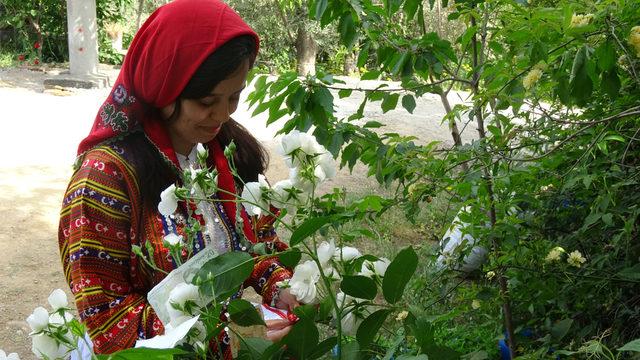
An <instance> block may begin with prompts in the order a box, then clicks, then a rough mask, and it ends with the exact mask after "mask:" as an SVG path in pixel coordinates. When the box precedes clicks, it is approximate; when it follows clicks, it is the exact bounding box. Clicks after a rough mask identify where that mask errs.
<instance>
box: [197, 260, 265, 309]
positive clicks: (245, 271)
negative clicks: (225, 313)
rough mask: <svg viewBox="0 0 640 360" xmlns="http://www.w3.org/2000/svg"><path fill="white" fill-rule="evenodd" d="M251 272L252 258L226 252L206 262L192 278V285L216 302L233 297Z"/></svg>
mask: <svg viewBox="0 0 640 360" xmlns="http://www.w3.org/2000/svg"><path fill="white" fill-rule="evenodd" d="M252 272H253V258H252V257H251V255H249V254H247V253H245V252H239V251H238V252H236V251H232V252H228V253H224V254H222V255H220V256H217V257H215V258H213V259H211V260H209V261H207V262H206V263H205V264H204V265H203V266H202V267H201V268H200V270H199V271H198V272H197V273H196V275H195V277H194V278H193V281H192V282H193V283H194V284H196V285H198V286H199V287H200V290H201V291H202V292H203V293H204V294H205V295H209V296H213V295H214V294H215V299H216V300H224V299H226V298H228V297H229V296H231V295H233V293H234V292H236V291H237V290H238V288H239V287H240V285H242V283H244V281H245V280H246V279H247V278H248V277H249V276H250V275H251V273H252Z"/></svg>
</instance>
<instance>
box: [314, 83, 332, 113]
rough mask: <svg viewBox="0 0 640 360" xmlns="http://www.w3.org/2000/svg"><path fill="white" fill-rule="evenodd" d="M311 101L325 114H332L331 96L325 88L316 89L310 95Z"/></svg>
mask: <svg viewBox="0 0 640 360" xmlns="http://www.w3.org/2000/svg"><path fill="white" fill-rule="evenodd" d="M311 99H313V101H314V102H315V103H317V104H318V105H320V107H322V108H323V109H324V111H325V112H327V113H333V95H331V92H330V91H329V89H327V88H326V87H322V86H320V87H317V88H316V89H315V90H314V92H313V93H312V94H311Z"/></svg>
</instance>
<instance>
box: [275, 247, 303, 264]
mask: <svg viewBox="0 0 640 360" xmlns="http://www.w3.org/2000/svg"><path fill="white" fill-rule="evenodd" d="M278 259H279V260H280V263H281V264H282V265H284V266H286V267H288V268H290V269H293V268H294V267H296V265H298V263H299V262H300V259H302V253H301V252H300V249H298V248H290V249H287V251H283V252H280V253H278Z"/></svg>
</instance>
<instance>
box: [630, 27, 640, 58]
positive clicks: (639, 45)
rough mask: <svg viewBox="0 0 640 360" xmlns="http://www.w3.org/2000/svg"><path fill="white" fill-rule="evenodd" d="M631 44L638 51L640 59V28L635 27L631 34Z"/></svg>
mask: <svg viewBox="0 0 640 360" xmlns="http://www.w3.org/2000/svg"><path fill="white" fill-rule="evenodd" d="M629 44H630V45H631V47H633V49H634V50H635V51H636V55H637V56H638V57H640V26H634V27H632V28H631V32H630V33H629Z"/></svg>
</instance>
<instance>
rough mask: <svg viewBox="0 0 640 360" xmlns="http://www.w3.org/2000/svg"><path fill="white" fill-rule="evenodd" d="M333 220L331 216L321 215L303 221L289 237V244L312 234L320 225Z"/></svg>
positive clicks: (293, 243) (293, 244)
mask: <svg viewBox="0 0 640 360" xmlns="http://www.w3.org/2000/svg"><path fill="white" fill-rule="evenodd" d="M332 220H333V217H332V216H321V217H315V218H311V219H308V220H306V221H305V222H303V223H302V224H301V225H300V226H299V227H298V228H297V229H296V230H295V231H294V232H293V234H291V239H289V245H290V246H295V245H297V244H299V243H300V242H301V241H303V240H304V239H306V238H307V237H309V236H311V235H313V233H315V232H316V231H318V230H319V229H320V228H321V227H323V226H325V225H326V224H328V223H330V222H331V221H332Z"/></svg>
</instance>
